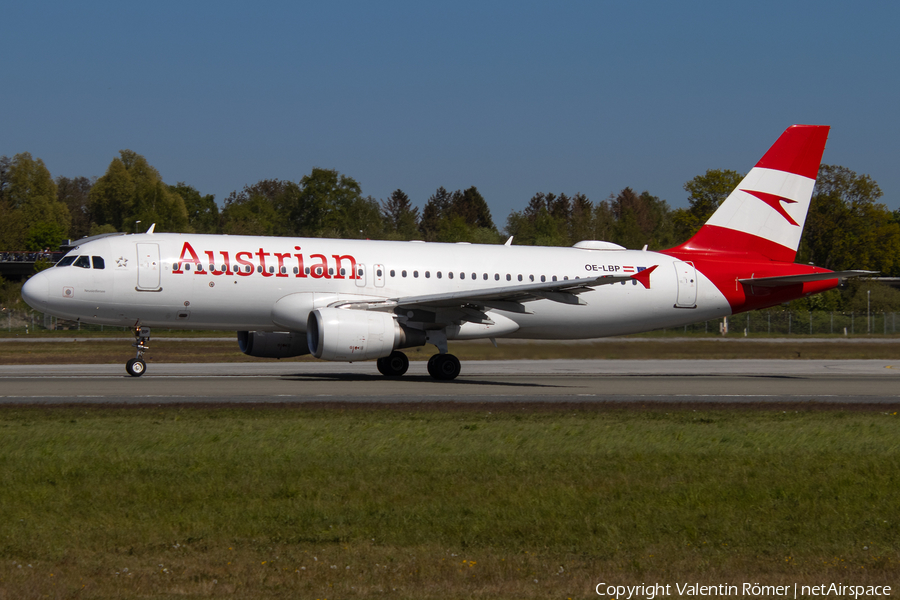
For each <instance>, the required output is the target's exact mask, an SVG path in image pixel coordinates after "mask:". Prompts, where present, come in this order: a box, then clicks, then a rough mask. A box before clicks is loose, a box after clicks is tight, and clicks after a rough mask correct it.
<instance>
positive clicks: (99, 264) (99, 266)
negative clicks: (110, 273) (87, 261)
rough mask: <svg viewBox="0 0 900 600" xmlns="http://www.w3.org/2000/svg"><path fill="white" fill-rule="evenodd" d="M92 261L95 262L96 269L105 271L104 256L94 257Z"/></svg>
mask: <svg viewBox="0 0 900 600" xmlns="http://www.w3.org/2000/svg"><path fill="white" fill-rule="evenodd" d="M91 260H92V261H93V262H94V268H95V269H105V268H106V264H105V263H104V262H103V257H102V256H92V257H91Z"/></svg>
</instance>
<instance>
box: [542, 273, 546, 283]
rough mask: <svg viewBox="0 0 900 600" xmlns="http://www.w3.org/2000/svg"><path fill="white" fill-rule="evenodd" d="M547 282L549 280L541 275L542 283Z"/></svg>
mask: <svg viewBox="0 0 900 600" xmlns="http://www.w3.org/2000/svg"><path fill="white" fill-rule="evenodd" d="M545 281H547V278H546V277H545V276H543V275H541V283H543V282H545Z"/></svg>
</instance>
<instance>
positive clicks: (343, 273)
mask: <svg viewBox="0 0 900 600" xmlns="http://www.w3.org/2000/svg"><path fill="white" fill-rule="evenodd" d="M346 274H347V269H345V268H344V267H341V277H343V276H344V275H346Z"/></svg>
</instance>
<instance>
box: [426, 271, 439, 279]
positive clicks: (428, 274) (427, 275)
mask: <svg viewBox="0 0 900 600" xmlns="http://www.w3.org/2000/svg"><path fill="white" fill-rule="evenodd" d="M429 277H431V271H425V279H428V278H429ZM440 278H441V272H440V271H438V279H440Z"/></svg>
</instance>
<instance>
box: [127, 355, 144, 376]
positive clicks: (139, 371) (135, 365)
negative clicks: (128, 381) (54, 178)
mask: <svg viewBox="0 0 900 600" xmlns="http://www.w3.org/2000/svg"><path fill="white" fill-rule="evenodd" d="M125 370H126V371H128V374H129V375H131V376H132V377H140V376H141V375H143V374H144V371H146V370H147V363H145V362H144V361H143V360H141V359H140V358H132V359H131V360H129V361H128V362H127V363H125Z"/></svg>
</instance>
